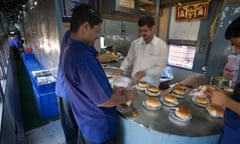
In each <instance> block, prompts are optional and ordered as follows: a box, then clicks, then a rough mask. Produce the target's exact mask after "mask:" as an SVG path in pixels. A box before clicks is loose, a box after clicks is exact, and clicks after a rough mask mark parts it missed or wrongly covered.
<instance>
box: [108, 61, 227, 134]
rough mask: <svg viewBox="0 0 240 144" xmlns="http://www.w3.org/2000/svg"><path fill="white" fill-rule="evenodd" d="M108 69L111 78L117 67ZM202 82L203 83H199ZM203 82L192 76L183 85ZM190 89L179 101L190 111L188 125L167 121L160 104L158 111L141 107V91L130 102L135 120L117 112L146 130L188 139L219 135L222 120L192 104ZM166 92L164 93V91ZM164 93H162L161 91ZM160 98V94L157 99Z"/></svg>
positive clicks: (201, 79) (166, 110)
mask: <svg viewBox="0 0 240 144" xmlns="http://www.w3.org/2000/svg"><path fill="white" fill-rule="evenodd" d="M108 66H110V67H105V68H104V69H105V71H106V73H107V75H109V76H111V73H112V71H114V69H115V68H116V67H118V66H119V65H116V63H113V64H108ZM201 81H203V82H201ZM199 82H200V84H202V83H205V80H204V79H203V78H202V76H193V77H189V78H188V79H186V80H184V81H183V84H190V85H193V86H194V87H196V86H197V85H199ZM191 90H192V89H190V88H188V89H187V93H186V96H185V97H184V98H183V99H179V103H180V104H185V105H187V106H189V108H190V109H191V114H192V119H191V121H189V122H188V123H183V122H178V121H175V120H174V121H173V120H170V119H169V112H170V111H171V110H170V109H169V108H168V107H166V106H164V105H163V104H162V107H161V109H160V110H149V109H147V108H145V107H144V106H143V104H142V103H143V101H144V100H145V99H146V97H148V95H146V94H145V92H143V91H138V97H137V98H136V99H135V100H134V101H133V102H132V104H131V107H132V108H133V109H134V110H136V111H137V112H138V114H139V115H138V117H137V118H132V117H128V116H129V112H125V113H124V112H123V111H124V109H123V108H122V106H118V107H117V110H118V111H119V112H120V113H121V115H122V116H124V117H125V118H126V119H128V120H130V121H132V122H133V123H137V124H138V125H139V126H141V127H145V128H146V129H149V130H153V131H157V132H162V133H166V134H173V135H178V136H189V137H202V136H211V135H216V134H220V133H221V131H222V128H223V118H214V117H211V116H210V115H209V113H208V112H207V110H206V109H205V108H204V107H200V106H198V105H196V104H194V103H193V102H192V100H191V99H192V97H191V96H189V92H191ZM165 92H166V91H165ZM161 93H164V91H161ZM160 97H161V94H160V96H159V98H160Z"/></svg>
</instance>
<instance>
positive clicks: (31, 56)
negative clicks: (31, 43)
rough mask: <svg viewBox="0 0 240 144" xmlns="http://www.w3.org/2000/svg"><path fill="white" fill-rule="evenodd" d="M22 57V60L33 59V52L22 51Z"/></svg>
mask: <svg viewBox="0 0 240 144" xmlns="http://www.w3.org/2000/svg"><path fill="white" fill-rule="evenodd" d="M22 57H23V59H24V60H29V59H35V56H34V53H33V52H27V53H26V52H23V53H22Z"/></svg>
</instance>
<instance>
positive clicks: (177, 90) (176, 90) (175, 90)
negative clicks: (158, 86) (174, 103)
mask: <svg viewBox="0 0 240 144" xmlns="http://www.w3.org/2000/svg"><path fill="white" fill-rule="evenodd" d="M172 92H173V94H176V95H180V96H184V95H185V90H183V89H179V88H174V89H173V91H172Z"/></svg>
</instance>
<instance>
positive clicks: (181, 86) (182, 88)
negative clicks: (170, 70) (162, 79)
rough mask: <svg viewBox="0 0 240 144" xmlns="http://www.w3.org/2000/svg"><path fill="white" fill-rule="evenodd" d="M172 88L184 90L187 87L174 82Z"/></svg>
mask: <svg viewBox="0 0 240 144" xmlns="http://www.w3.org/2000/svg"><path fill="white" fill-rule="evenodd" d="M174 89H179V90H183V91H185V90H186V89H187V88H186V86H185V85H183V84H176V85H175V86H174Z"/></svg>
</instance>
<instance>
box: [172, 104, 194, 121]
mask: <svg viewBox="0 0 240 144" xmlns="http://www.w3.org/2000/svg"><path fill="white" fill-rule="evenodd" d="M169 117H171V118H173V119H174V120H177V121H179V122H189V121H190V120H191V119H192V114H191V110H190V108H189V107H188V106H186V105H179V106H178V107H177V108H176V109H175V110H173V111H171V112H169Z"/></svg>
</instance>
